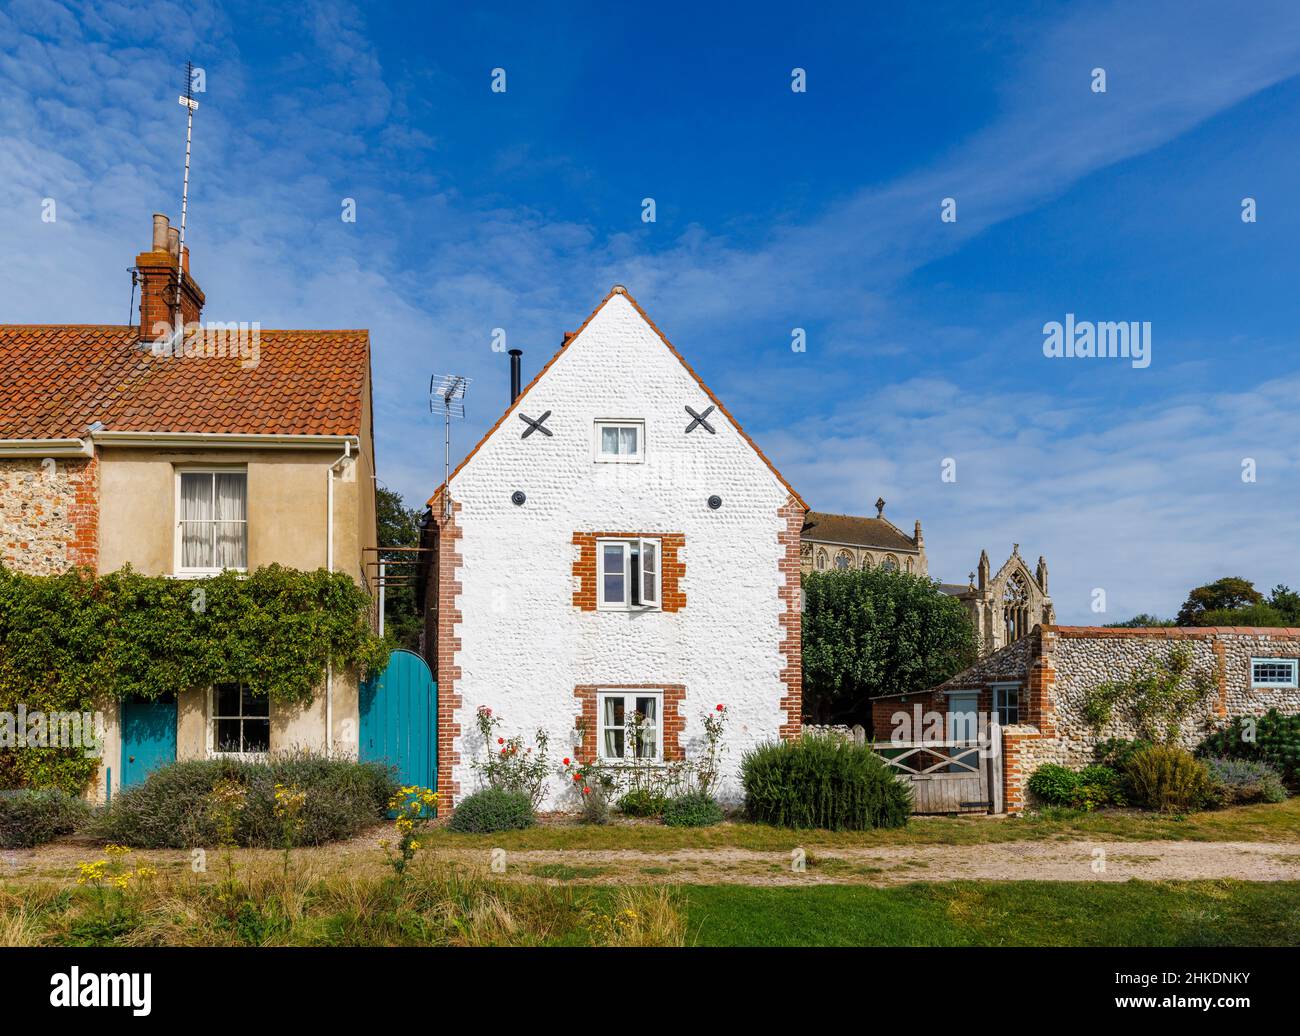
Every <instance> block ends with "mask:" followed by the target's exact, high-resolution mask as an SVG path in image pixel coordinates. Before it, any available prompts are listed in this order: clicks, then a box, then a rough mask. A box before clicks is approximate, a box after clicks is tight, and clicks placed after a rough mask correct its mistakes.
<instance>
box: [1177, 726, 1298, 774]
mask: <svg viewBox="0 0 1300 1036" xmlns="http://www.w3.org/2000/svg"><path fill="white" fill-rule="evenodd" d="M1251 727H1253V728H1254V729H1253V731H1252V730H1251ZM1196 754H1197V755H1200V756H1211V755H1212V756H1221V757H1224V758H1227V759H1249V760H1252V761H1254V762H1260V763H1268V765H1269V766H1271V767H1273V769H1274V770H1276V771H1277V772H1278V773H1279V774H1281V776H1282V780H1283V781H1284V782H1285V783H1287V784H1290V785H1293V786H1294V785H1297V784H1300V715H1293V716H1287V715H1284V714H1283V713H1281V712H1279V711H1278V710H1277V709H1269V710H1268V712H1266V713H1264V715H1262V716H1238V717H1237V718H1236V719H1234V720H1233V721H1232V723H1231V724H1230V725H1229V726H1227V727H1224V728H1223V729H1222V730H1219V731H1216V732H1215V733H1213V734H1211V735H1210V736H1209V737H1207V738H1206V739H1205V740H1204V741H1202V742H1201V744H1200V746H1199V747H1198V748H1197V749H1196Z"/></svg>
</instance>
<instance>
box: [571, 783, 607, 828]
mask: <svg viewBox="0 0 1300 1036" xmlns="http://www.w3.org/2000/svg"><path fill="white" fill-rule="evenodd" d="M578 819H579V820H580V821H581V822H582V823H584V824H597V825H600V824H608V823H609V796H608V795H606V794H605V793H604V791H603V789H598V788H592V789H591V791H590V792H589V793H588V794H586V795H584V796H583V797H582V808H581V809H580V810H579V811H578Z"/></svg>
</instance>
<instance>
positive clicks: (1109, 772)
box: [1073, 763, 1128, 809]
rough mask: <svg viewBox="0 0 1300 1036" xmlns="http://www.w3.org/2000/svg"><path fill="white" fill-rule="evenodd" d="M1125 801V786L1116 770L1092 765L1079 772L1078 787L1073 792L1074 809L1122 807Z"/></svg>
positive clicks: (1122, 778) (1126, 799)
mask: <svg viewBox="0 0 1300 1036" xmlns="http://www.w3.org/2000/svg"><path fill="white" fill-rule="evenodd" d="M1127 801H1128V794H1127V786H1126V784H1125V781H1124V777H1123V776H1122V775H1121V774H1120V773H1119V771H1118V770H1115V769H1113V768H1112V767H1109V766H1102V765H1101V764H1099V763H1094V764H1093V765H1092V766H1085V767H1084V768H1083V769H1082V770H1080V771H1079V787H1078V788H1077V789H1076V790H1075V793H1074V801H1073V805H1074V806H1075V807H1076V808H1078V809H1096V808H1097V807H1098V806H1123V805H1125V803H1127Z"/></svg>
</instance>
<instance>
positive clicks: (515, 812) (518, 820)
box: [447, 788, 535, 835]
mask: <svg viewBox="0 0 1300 1036" xmlns="http://www.w3.org/2000/svg"><path fill="white" fill-rule="evenodd" d="M534 819H535V818H534V817H533V804H532V801H531V800H530V799H529V797H528V794H527V793H526V792H522V791H506V790H504V789H503V788H484V789H483V790H482V791H476V792H474V794H473V795H471V796H470V797H469V798H467V799H465V800H464V801H463V802H461V803H460V805H458V806H457V807H456V810H455V812H454V813H452V815H451V822H450V823H449V824H448V825H447V827H448V828H449V829H450V830H452V831H458V832H460V833H461V834H473V835H482V834H489V833H491V832H493V831H516V830H518V829H519V828H523V827H532V825H533V821H534Z"/></svg>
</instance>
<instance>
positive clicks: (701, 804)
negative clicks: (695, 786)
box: [664, 791, 722, 827]
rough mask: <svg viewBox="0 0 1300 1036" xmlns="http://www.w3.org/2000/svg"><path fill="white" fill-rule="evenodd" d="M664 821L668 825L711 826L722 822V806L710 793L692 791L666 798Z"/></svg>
mask: <svg viewBox="0 0 1300 1036" xmlns="http://www.w3.org/2000/svg"><path fill="white" fill-rule="evenodd" d="M664 823H665V824H667V825H668V826H669V827H712V826H713V825H714V824H720V823H722V807H721V806H719V805H718V803H717V801H716V800H715V799H714V798H713V796H712V795H708V794H706V793H704V792H702V791H692V792H688V793H687V794H685V795H678V796H677V797H676V798H674V799H669V800H668V805H667V806H665V807H664Z"/></svg>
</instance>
